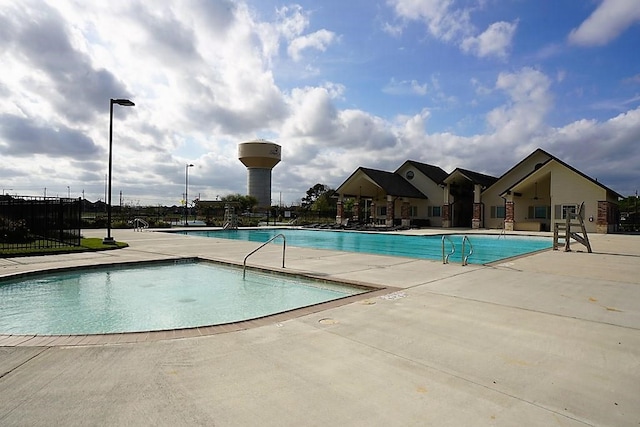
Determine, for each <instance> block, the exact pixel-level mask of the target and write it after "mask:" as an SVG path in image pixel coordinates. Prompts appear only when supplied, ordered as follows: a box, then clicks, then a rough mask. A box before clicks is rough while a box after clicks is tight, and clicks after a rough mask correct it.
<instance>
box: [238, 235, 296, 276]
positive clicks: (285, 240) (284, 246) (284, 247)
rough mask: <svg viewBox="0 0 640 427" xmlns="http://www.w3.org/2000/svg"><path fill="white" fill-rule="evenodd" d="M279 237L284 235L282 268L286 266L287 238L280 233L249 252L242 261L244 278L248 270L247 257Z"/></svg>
mask: <svg viewBox="0 0 640 427" xmlns="http://www.w3.org/2000/svg"><path fill="white" fill-rule="evenodd" d="M278 237H282V240H283V244H282V268H284V255H285V251H286V250H287V238H286V237H285V236H284V234H282V233H279V234H276V235H275V236H273V237H272V238H270V239H269V240H267V241H266V242H264V243H263V244H261V245H260V246H258V247H257V248H255V249H254V250H252V251H251V252H249V253H248V254H247V256H246V257H244V261H242V278H243V279H244V275H245V273H246V270H247V258H249V257H250V256H251V255H253V254H254V253H256V252H258V251H259V250H260V249H262V248H263V247H265V246H266V245H268V244H269V243H271V242H273V241H274V240H275V239H277V238H278Z"/></svg>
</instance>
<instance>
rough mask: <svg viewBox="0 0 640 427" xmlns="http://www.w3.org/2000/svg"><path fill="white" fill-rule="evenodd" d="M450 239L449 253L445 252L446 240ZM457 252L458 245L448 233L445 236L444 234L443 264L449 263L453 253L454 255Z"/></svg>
mask: <svg viewBox="0 0 640 427" xmlns="http://www.w3.org/2000/svg"><path fill="white" fill-rule="evenodd" d="M445 240H448V241H449V243H450V244H451V252H449V253H448V254H446V256H445V253H444V241H445ZM455 252H456V246H455V245H454V244H453V241H452V240H451V238H450V237H449V236H447V235H446V234H445V235H444V236H442V263H443V264H449V257H450V256H451V255H453V254H454V253H455Z"/></svg>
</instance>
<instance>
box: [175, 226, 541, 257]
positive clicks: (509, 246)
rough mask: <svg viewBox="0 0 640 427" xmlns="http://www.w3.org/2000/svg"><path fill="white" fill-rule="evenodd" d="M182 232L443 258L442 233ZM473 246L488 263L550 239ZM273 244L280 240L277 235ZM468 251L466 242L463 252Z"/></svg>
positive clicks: (492, 239) (477, 239) (494, 238)
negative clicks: (413, 234) (421, 234)
mask: <svg viewBox="0 0 640 427" xmlns="http://www.w3.org/2000/svg"><path fill="white" fill-rule="evenodd" d="M181 233H182V234H188V235H192V236H204V237H217V238H224V239H234V240H245V241H250V242H266V241H267V240H269V239H270V238H272V237H274V236H276V235H277V234H279V233H282V234H284V235H285V237H286V241H287V246H289V245H291V246H299V247H307V248H316V249H331V250H336V251H347V252H363V253H370V254H378V255H390V256H402V257H410V258H421V259H432V260H441V259H442V235H429V236H409V235H402V234H389V233H362V232H350V231H328V230H303V229H281V228H280V229H278V228H271V229H269V228H265V229H239V230H215V231H183V232H181ZM447 237H448V238H449V239H451V242H453V244H454V246H455V253H454V254H453V255H451V256H450V257H449V262H452V263H453V262H458V263H461V262H462V239H463V237H464V236H463V235H460V234H454V235H447ZM468 239H469V241H470V242H471V245H472V246H473V254H472V255H471V256H470V257H469V259H468V262H469V264H487V263H491V262H496V261H499V260H501V259H505V258H511V257H514V256H520V255H524V254H527V253H531V252H536V251H539V250H543V249H549V248H551V246H552V239H551V238H546V237H529V236H511V235H510V236H498V235H488V234H485V235H478V234H473V235H469V236H468ZM273 243H274V244H282V239H276V240H274V242H273ZM445 251H446V253H449V252H450V251H451V244H450V243H449V240H445ZM468 253H469V245H468V244H467V245H466V249H465V255H466V254H468Z"/></svg>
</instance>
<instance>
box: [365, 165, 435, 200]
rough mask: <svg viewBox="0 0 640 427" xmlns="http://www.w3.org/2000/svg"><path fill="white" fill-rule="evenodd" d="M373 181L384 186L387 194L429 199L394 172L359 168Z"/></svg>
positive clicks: (381, 186)
mask: <svg viewBox="0 0 640 427" xmlns="http://www.w3.org/2000/svg"><path fill="white" fill-rule="evenodd" d="M359 169H360V170H361V171H362V172H363V173H364V174H366V175H367V176H368V177H369V178H371V180H372V181H373V182H375V183H376V184H377V185H378V186H379V187H380V188H382V189H383V190H384V191H385V192H386V193H387V194H390V195H393V196H398V197H413V198H416V199H427V198H428V197H427V196H426V195H425V194H423V193H422V192H421V191H420V190H418V189H417V188H416V187H414V186H413V185H411V184H409V183H408V182H407V181H406V180H405V179H404V178H402V177H401V176H400V175H398V174H397V173H394V172H386V171H381V170H377V169H369V168H362V167H361V168H359Z"/></svg>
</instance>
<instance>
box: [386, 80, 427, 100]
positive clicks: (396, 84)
mask: <svg viewBox="0 0 640 427" xmlns="http://www.w3.org/2000/svg"><path fill="white" fill-rule="evenodd" d="M382 91H383V92H384V93H388V94H390V95H418V96H423V95H426V94H427V92H428V89H427V84H426V83H420V82H418V81H417V80H403V81H397V80H396V79H395V78H391V81H390V82H389V83H387V85H386V86H385V87H384V88H382Z"/></svg>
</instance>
